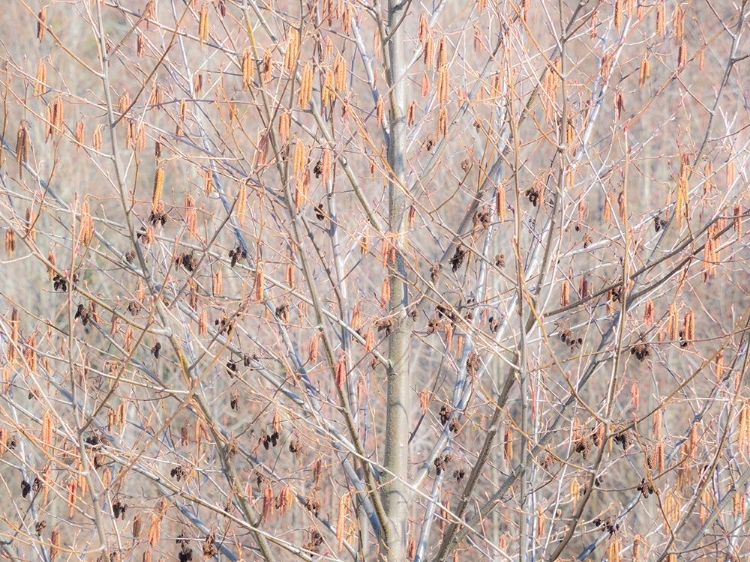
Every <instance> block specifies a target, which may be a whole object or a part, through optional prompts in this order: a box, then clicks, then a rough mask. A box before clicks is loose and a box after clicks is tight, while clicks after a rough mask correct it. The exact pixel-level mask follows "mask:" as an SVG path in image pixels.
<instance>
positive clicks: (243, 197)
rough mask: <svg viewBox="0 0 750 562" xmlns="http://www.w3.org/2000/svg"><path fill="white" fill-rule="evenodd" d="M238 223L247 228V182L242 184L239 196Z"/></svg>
mask: <svg viewBox="0 0 750 562" xmlns="http://www.w3.org/2000/svg"><path fill="white" fill-rule="evenodd" d="M236 213H237V222H238V223H239V224H240V226H245V215H246V214H247V182H244V181H243V182H242V183H240V192H239V193H238V194H237V209H236Z"/></svg>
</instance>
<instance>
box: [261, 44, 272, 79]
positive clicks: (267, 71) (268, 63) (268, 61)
mask: <svg viewBox="0 0 750 562" xmlns="http://www.w3.org/2000/svg"><path fill="white" fill-rule="evenodd" d="M260 68H261V80H262V81H263V83H264V84H268V83H269V82H270V81H271V80H272V79H273V51H271V49H270V48H268V49H266V52H265V53H263V62H262V63H261V67H260Z"/></svg>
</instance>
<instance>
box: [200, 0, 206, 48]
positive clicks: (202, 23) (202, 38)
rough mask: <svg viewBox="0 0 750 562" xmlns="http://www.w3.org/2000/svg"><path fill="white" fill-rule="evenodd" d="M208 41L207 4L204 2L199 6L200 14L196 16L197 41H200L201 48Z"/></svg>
mask: <svg viewBox="0 0 750 562" xmlns="http://www.w3.org/2000/svg"><path fill="white" fill-rule="evenodd" d="M207 40H208V4H206V3H205V2H204V3H203V4H202V5H201V9H200V13H199V14H198V41H200V44H201V47H203V44H204V43H205V42H206V41H207Z"/></svg>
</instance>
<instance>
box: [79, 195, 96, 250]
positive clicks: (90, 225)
mask: <svg viewBox="0 0 750 562" xmlns="http://www.w3.org/2000/svg"><path fill="white" fill-rule="evenodd" d="M93 240H94V218H93V217H92V216H91V209H90V206H89V200H88V198H86V199H84V200H83V204H82V205H81V244H83V245H84V246H88V245H89V244H91V242H92V241H93Z"/></svg>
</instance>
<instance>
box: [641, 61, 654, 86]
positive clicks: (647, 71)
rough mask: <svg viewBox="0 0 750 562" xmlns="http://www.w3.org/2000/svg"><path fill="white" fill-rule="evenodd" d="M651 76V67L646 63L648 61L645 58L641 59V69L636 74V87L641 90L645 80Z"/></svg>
mask: <svg viewBox="0 0 750 562" xmlns="http://www.w3.org/2000/svg"><path fill="white" fill-rule="evenodd" d="M650 75H651V67H650V64H649V62H648V59H647V58H646V57H643V60H642V61H641V69H640V72H639V74H638V87H639V88H642V87H643V85H644V84H645V83H646V80H648V78H649V76H650Z"/></svg>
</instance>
